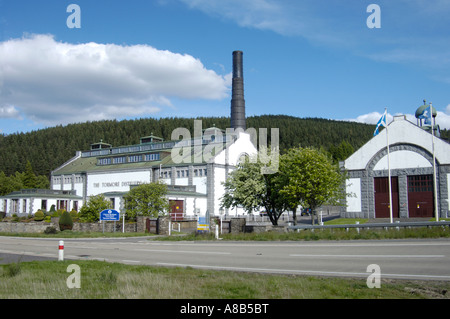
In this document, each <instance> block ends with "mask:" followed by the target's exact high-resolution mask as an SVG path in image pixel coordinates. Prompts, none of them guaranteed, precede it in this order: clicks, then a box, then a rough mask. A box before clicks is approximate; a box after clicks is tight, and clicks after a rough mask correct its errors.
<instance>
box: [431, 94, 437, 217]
mask: <svg viewBox="0 0 450 319" xmlns="http://www.w3.org/2000/svg"><path fill="white" fill-rule="evenodd" d="M430 119H431V136H432V137H431V141H432V147H433V182H434V187H433V188H434V214H435V216H436V221H437V222H438V221H439V210H438V200H437V195H438V194H437V181H436V154H435V152H434V123H433V106H432V105H431V102H430Z"/></svg>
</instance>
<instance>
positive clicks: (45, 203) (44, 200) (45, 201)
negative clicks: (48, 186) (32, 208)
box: [41, 199, 47, 210]
mask: <svg viewBox="0 0 450 319" xmlns="http://www.w3.org/2000/svg"><path fill="white" fill-rule="evenodd" d="M41 209H42V210H47V200H46V199H43V200H42V201H41Z"/></svg>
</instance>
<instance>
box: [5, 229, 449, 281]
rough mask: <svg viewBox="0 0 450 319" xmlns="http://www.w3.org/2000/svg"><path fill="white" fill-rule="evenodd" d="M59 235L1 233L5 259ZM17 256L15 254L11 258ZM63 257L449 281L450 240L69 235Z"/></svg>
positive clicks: (42, 249)
mask: <svg viewBox="0 0 450 319" xmlns="http://www.w3.org/2000/svg"><path fill="white" fill-rule="evenodd" d="M58 243H59V239H48V238H45V239H41V238H20V237H0V258H3V260H0V263H5V262H8V261H9V260H17V257H18V256H22V258H23V259H22V260H23V261H25V258H31V256H32V257H33V258H41V259H53V260H57V259H58ZM11 256H15V258H12V259H10V258H11ZM64 258H65V259H70V260H80V259H89V260H102V261H103V260H104V261H108V262H119V263H125V264H135V265H138V264H141V265H154V266H179V267H188V266H189V267H193V268H201V269H217V270H230V271H247V272H261V273H274V274H304V275H319V276H343V277H364V278H367V277H368V275H369V274H370V273H371V270H368V266H369V265H373V264H375V265H378V266H379V269H380V271H381V274H380V275H381V278H393V279H410V280H444V281H450V240H449V239H421V240H415V239H414V240H380V241H368V240H365V241H317V242H305V241H302V242H229V241H197V242H189V241H185V242H165V241H156V240H148V239H147V238H142V237H135V238H121V239H120V238H119V239H118V238H115V239H111V238H108V239H84V238H83V239H64Z"/></svg>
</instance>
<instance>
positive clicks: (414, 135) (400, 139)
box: [344, 115, 450, 170]
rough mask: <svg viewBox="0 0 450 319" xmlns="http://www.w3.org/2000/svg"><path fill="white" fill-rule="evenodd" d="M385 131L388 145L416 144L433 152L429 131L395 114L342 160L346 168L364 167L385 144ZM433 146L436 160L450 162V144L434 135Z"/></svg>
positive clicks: (357, 168)
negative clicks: (379, 130) (381, 128)
mask: <svg viewBox="0 0 450 319" xmlns="http://www.w3.org/2000/svg"><path fill="white" fill-rule="evenodd" d="M386 132H388V139H389V145H390V146H393V145H400V144H411V145H416V146H418V147H420V148H422V149H425V150H427V151H428V152H429V153H432V152H433V143H432V135H431V133H429V132H427V131H425V130H423V129H422V128H420V127H419V126H417V125H416V124H414V123H411V122H410V121H408V120H406V117H405V116H404V115H401V116H395V117H394V120H393V121H392V122H391V123H389V125H388V128H387V130H386V128H384V129H383V130H382V131H381V132H380V133H379V134H378V135H376V136H374V137H373V138H372V139H370V140H369V141H368V142H367V143H366V144H364V145H363V146H362V147H361V148H360V149H358V150H357V151H356V152H355V153H353V154H352V155H351V156H350V157H348V158H347V159H346V160H345V161H344V168H345V169H347V170H360V169H361V170H362V169H365V168H366V165H367V164H368V163H369V161H370V160H371V159H372V158H373V157H374V156H375V155H376V154H377V153H378V152H380V151H381V150H383V149H385V148H386V146H387V139H386ZM434 148H435V155H436V160H437V161H438V162H439V163H440V164H441V165H442V164H450V144H448V143H447V142H445V141H444V140H442V139H440V138H437V137H434Z"/></svg>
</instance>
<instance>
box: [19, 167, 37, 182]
mask: <svg viewBox="0 0 450 319" xmlns="http://www.w3.org/2000/svg"><path fill="white" fill-rule="evenodd" d="M22 180H23V187H24V188H35V187H36V184H37V177H36V175H35V174H34V172H33V167H32V166H31V163H30V161H27V165H26V166H25V172H23V178H22Z"/></svg>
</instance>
